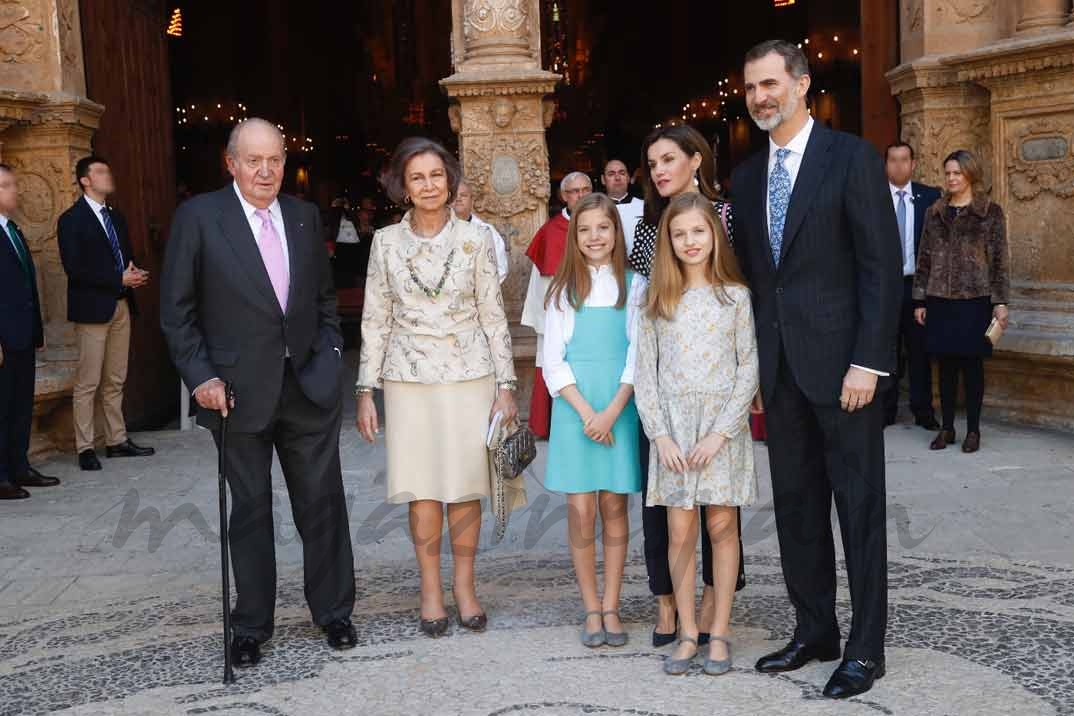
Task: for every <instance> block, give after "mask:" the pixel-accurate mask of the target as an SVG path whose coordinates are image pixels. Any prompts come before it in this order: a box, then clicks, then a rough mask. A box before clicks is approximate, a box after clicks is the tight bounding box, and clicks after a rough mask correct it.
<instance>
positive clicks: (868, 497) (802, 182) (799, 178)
mask: <svg viewBox="0 0 1074 716" xmlns="http://www.w3.org/2000/svg"><path fill="white" fill-rule="evenodd" d="M744 76H745V89H746V102H747V106H748V108H749V111H750V115H751V116H752V117H753V120H754V122H756V124H757V125H758V126H759V127H760V128H761V129H763V130H765V131H767V132H768V133H769V142H768V144H769V146H768V147H767V148H766V149H765V151H761V152H759V153H757V154H756V155H754V156H753V157H751V158H750V159H748V160H746V161H745V162H744V163H743V164H742V165H741V166H740V167H739V168H738V169H737V170H736V171H735V176H734V180H733V186H734V189H735V215H736V216H737V217H739V222H738V229H737V232H736V233H737V236H736V240H735V248H736V251H737V253H738V256H739V260H740V262H741V265H742V268H743V270H744V271H745V273H746V276H747V278H748V279H749V283H750V286H751V288H752V289H753V297H754V314H755V322H756V327H757V340H758V353H759V359H760V371H761V395H762V397H763V404H764V408H765V410H766V411H767V418H768V452H769V458H770V462H771V468H772V491H773V496H774V500H775V510H776V529H777V533H778V535H779V548H780V557H781V559H782V563H783V576H784V580H785V581H786V584H787V591H788V592H789V595H790V600H791V603H792V604H793V605H794V608H795V612H796V617H797V628H796V630H795V633H794V636H793V638H792V639H791V641H790V643H789V644H788V645H787V646H786V647H784V648H783V649H781V650H779V651H777V652H775V653H774V654H770V655H768V656H765V657H763V658H762V659H761V660H760V661H758V662H757V669H758V670H759V671H764V672H772V671H789V670H792V669H797V668H799V667H801V666H803V665H804V664H806V663H807V662H808V661H810V660H812V659H820V660H822V661H829V660H834V659H838V658H839V656H840V649H839V647H840V635H839V624H838V622H837V621H836V616H835V590H836V587H835V544H834V540H833V538H832V524H831V507H832V499H833V496H834V499H835V506H836V509H837V510H838V513H839V526H840V528H841V531H842V537H843V549H844V552H845V553H846V561H847V576H848V578H849V582H850V596H851V602H852V605H853V608H854V616H853V622H852V624H851V629H850V637H849V639H848V641H847V644H846V649H845V650H844V651H843V653H842V656H843V661H842V663H841V664H840V665H839V668H837V669H836V671H835V673H834V674H833V675H832V677H831V679H830V680H829V681H828V684H827V686H826V687H825V689H824V693H825V695H827V696H830V697H836V698H840V697H847V696H852V695H854V694H859V693H863V692H865V691H867V690H868V689H869V688H871V687H872V684H873V681H874V679H877V678H880V677H881V676H883V674H884V632H885V630H886V625H887V536H886V532H885V529H886V527H885V504H884V501H885V487H884V433H883V427H884V423H883V421H884V416H883V412H882V409H881V406H880V405H879V404H878V403H877V402H875V401H874V400H873V398H874V396H875V394H876V392H877V386H878V382H879V381H886V380H887V379H888V378H887V377H888V376H889V375H890V373H891V372H892V371H894V369H895V328H896V325H897V321H898V308H899V301H900V300H901V295H900V293H901V291H900V288H901V286H900V278H899V276H900V274H899V266H900V265H901V263H902V257H901V255H900V252H899V239H898V233H897V229H896V226H895V215H894V214H893V213H892V211H891V208H890V207H891V204H890V198H889V195H888V193H887V187H886V184H885V181H884V171H883V166H882V164H881V162H880V158H879V157H878V156H877V153H876V152H875V151H874V150H873V149H872V147H871V146H870V145H868V144H867V143H865V142H864V141H862V140H861V139H858V138H857V137H852V136H850V135H847V134H843V133H841V132H834V131H832V130H830V129H828V128H827V127H824V126H822V125H821V124H819V123H814V121H813V118H812V117H811V116H810V114H809V111H808V109H807V106H806V96H807V94H808V91H809V84H810V76H809V64H808V61H807V60H806V57H805V55H804V54H803V53H802V51H801V50H800V49H798V48H797V47H796V46H795V45H793V44H790V43H787V42H782V41H770V42H765V43H762V44H760V45H758V46H757V47H755V48H753V49H752V50H750V52H749V53H747V55H746V63H745V73H744Z"/></svg>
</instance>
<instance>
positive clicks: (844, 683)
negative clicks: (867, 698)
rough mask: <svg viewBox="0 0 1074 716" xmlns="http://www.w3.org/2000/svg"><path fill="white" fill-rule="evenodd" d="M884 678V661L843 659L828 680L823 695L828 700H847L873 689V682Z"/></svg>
mask: <svg viewBox="0 0 1074 716" xmlns="http://www.w3.org/2000/svg"><path fill="white" fill-rule="evenodd" d="M883 676H884V661H883V660H882V659H881V660H880V661H872V660H871V659H869V660H864V661H862V660H858V659H844V660H843V663H842V664H840V665H839V668H838V669H836V670H835V672H834V673H833V674H832V678H830V679H828V685H827V686H825V687H824V695H825V696H827V697H828V698H830V699H849V698H850V697H851V696H857V695H858V694H864V693H865V692H866V691H868V690H869V689H871V688H873V682H874V681H876V680H877V679H879V678H881V677H883Z"/></svg>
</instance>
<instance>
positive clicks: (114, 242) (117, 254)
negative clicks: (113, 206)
mask: <svg viewBox="0 0 1074 716" xmlns="http://www.w3.org/2000/svg"><path fill="white" fill-rule="evenodd" d="M101 218H103V219H104V230H105V233H106V234H108V243H109V245H110V246H111V247H112V258H114V259H115V260H116V268H118V269H119V272H120V273H123V270H124V269H125V268H126V267H125V266H124V265H123V252H122V251H120V250H119V235H118V234H117V233H116V225H115V224H113V223H112V214H111V212H110V211H108V207H107V206H102V207H101Z"/></svg>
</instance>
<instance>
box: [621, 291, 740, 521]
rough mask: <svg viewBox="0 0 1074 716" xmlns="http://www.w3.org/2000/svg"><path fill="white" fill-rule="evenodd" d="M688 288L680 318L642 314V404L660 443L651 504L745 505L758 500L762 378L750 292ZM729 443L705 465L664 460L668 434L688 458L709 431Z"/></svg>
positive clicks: (652, 464) (637, 383)
mask: <svg viewBox="0 0 1074 716" xmlns="http://www.w3.org/2000/svg"><path fill="white" fill-rule="evenodd" d="M723 293H724V296H723V297H722V299H723V300H721V296H720V295H718V292H717V291H716V290H713V289H712V288H710V287H703V288H695V289H690V290H687V291H686V292H685V293H684V294H683V297H682V300H681V301H680V302H679V306H678V308H677V310H676V313H675V318H674V320H671V321H667V320H664V319H660V318H657V319H653V318H651V317H649V316H648V315H643V316H642V318H641V321H640V325H639V330H638V362H637V368H636V371H635V376H634V390H635V401H636V403H637V406H638V413H639V414H640V416H641V421H642V425H643V426H644V427H645V433H646V435H648V436H649V439H650V440H651V441H652V442H653V445H652V458H651V459H650V461H649V494H648V495H647V497H646V505H648V506H650V507H652V506H657V505H662V506H665V507H680V508H691V507H695V506H697V505H725V506H741V505H748V504H751V503H752V502H754V501H755V500H756V498H757V474H756V470H755V468H754V463H753V441H752V439H751V437H750V431H749V429H748V423H747V418H748V416H749V408H750V403H751V402H752V401H753V397H754V395H755V394H756V393H757V385H758V382H759V377H758V367H757V342H756V336H755V334H754V327H753V309H752V307H751V303H750V293H749V289H747V288H745V287H743V286H727V287H726V288H725V289H724V290H723ZM711 433H719V434H721V435H723V436H724V437H725V438H727V443H726V444H725V445H724V447H723V448H722V449H721V450H720V452H718V453H717V454H716V456H715V457H714V458H713V459H712V462H710V463H709V465H708V467H707V468H705V469H703V470H692V471H689V472H686V473H682V474H680V473H676V472H672V471H671V470H667V469H665V468H664V467H663V465H661V464H660V460H659V459H658V458H657V450H656V445H655V441H656V438H658V437H663V436H668V437H670V438H671V439H673V440H674V441H675V443H676V444H677V445H678V446H679V449H681V450H682V452H683V455H684V456H685V455H689V453H690V451H691V450H693V448H694V446H695V445H696V444H697V443H698V442H699V441H701V440H702V439H703V438H704V437H705V436H707V435H709V434H711Z"/></svg>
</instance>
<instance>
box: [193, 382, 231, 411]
mask: <svg viewBox="0 0 1074 716" xmlns="http://www.w3.org/2000/svg"><path fill="white" fill-rule="evenodd" d="M194 400H196V401H198V405H200V406H201V407H203V408H205V409H206V410H215V411H217V412H219V413H220V415H222V416H223V417H225V418H226V417H227V414H228V411H229V410H230V409H231V408H234V407H235V398H234V396H232V398H231V401H230V403H229V402H228V399H227V387H226V386H225V385H224V381H222V380H220V379H219V378H213V379H212V380H210V381H209V382H208V383H205V384H204V385H200V386H198V389H197V390H195V391H194Z"/></svg>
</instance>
